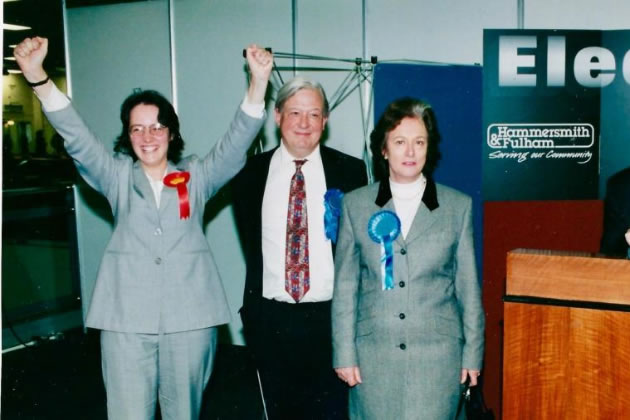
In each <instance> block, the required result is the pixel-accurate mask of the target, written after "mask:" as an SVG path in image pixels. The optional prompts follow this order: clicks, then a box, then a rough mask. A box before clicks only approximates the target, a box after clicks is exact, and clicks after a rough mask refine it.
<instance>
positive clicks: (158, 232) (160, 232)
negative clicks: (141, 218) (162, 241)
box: [153, 228, 162, 236]
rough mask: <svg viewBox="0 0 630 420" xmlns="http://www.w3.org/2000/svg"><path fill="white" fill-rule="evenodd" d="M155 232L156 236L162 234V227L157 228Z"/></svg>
mask: <svg viewBox="0 0 630 420" xmlns="http://www.w3.org/2000/svg"><path fill="white" fill-rule="evenodd" d="M153 234H154V235H155V236H160V235H161V234H162V229H160V228H157V229H155V232H153Z"/></svg>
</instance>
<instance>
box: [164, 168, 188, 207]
mask: <svg viewBox="0 0 630 420" xmlns="http://www.w3.org/2000/svg"><path fill="white" fill-rule="evenodd" d="M189 179H190V173H189V172H172V173H170V174H168V175H166V176H165V177H164V185H166V186H167V187H171V188H177V196H178V197H179V218H180V219H188V218H189V217H190V203H189V200H188V187H186V183H187V182H188V180H189Z"/></svg>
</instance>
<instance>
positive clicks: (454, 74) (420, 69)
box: [373, 63, 483, 273]
mask: <svg viewBox="0 0 630 420" xmlns="http://www.w3.org/2000/svg"><path fill="white" fill-rule="evenodd" d="M481 70H482V69H481V67H480V66H462V65H428V64H409V63H404V64H400V63H382V64H377V65H376V66H374V73H373V83H374V121H375V124H376V121H378V118H379V117H380V116H381V114H382V113H383V110H384V109H385V107H386V106H387V105H388V104H389V103H390V102H392V101H393V100H395V99H398V98H401V97H403V96H411V97H415V98H418V99H422V100H424V101H427V102H428V103H430V104H431V105H432V106H433V109H434V110H435V114H436V116H437V120H438V128H439V130H440V134H441V135H442V143H441V145H440V150H441V152H442V160H441V161H440V162H439V164H438V167H437V169H436V171H435V173H434V177H435V180H436V181H437V182H439V183H442V184H445V185H448V186H450V187H453V188H456V189H458V190H460V191H462V192H464V193H466V194H468V195H470V196H471V197H472V199H473V211H474V215H473V217H474V220H473V222H474V230H475V252H476V257H477V267H478V270H479V272H480V273H481V261H482V259H481V255H482V249H481V248H482V233H483V226H482V220H483V218H482V209H483V207H482V202H481V173H482V172H481V156H482V139H483V136H482V128H481V127H482V114H481V112H482V102H481V97H482V71H481Z"/></svg>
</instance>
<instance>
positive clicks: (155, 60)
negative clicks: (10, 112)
mask: <svg viewBox="0 0 630 420" xmlns="http://www.w3.org/2000/svg"><path fill="white" fill-rule="evenodd" d="M167 6H168V2H167V1H166V0H158V1H151V2H142V3H129V4H122V5H111V6H98V7H82V8H74V9H69V10H68V11H67V27H68V29H67V34H66V36H67V39H68V56H69V65H70V69H71V75H70V79H69V81H68V83H69V84H70V85H71V88H72V89H71V91H72V92H73V97H72V100H73V102H74V104H75V106H76V107H77V109H78V110H79V112H80V114H81V116H82V117H83V118H84V119H85V121H86V122H87V124H88V125H89V126H90V128H91V129H92V131H94V133H96V135H97V136H99V137H100V139H101V141H103V143H105V145H106V146H107V147H108V148H110V149H113V144H114V139H115V138H116V136H117V135H118V134H120V127H121V126H120V118H119V113H120V105H121V104H122V102H123V100H124V99H125V98H126V97H127V96H128V95H129V94H131V93H132V91H133V88H136V87H142V88H149V87H150V88H153V89H156V90H159V91H161V92H162V93H164V95H166V96H167V97H170V92H171V85H170V80H171V79H170V75H171V73H170V60H169V37H168V7H167ZM79 191H80V193H79V194H78V195H77V203H76V214H77V236H78V242H79V265H80V274H81V291H82V299H83V302H82V303H83V308H84V316H85V310H86V309H87V305H88V304H89V301H90V299H91V297H92V289H93V288H94V282H95V280H96V274H97V270H98V267H99V264H100V261H101V257H102V256H103V252H104V251H105V246H106V245H107V242H108V241H109V237H110V236H111V225H110V223H111V222H110V221H111V210H110V209H109V204H108V203H107V201H106V200H105V199H104V198H103V197H102V196H100V195H99V194H97V193H95V192H94V191H93V190H92V189H91V188H89V187H88V186H87V185H84V184H83V185H81V186H80V188H79Z"/></svg>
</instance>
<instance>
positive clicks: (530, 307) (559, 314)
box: [503, 249, 630, 420]
mask: <svg viewBox="0 0 630 420" xmlns="http://www.w3.org/2000/svg"><path fill="white" fill-rule="evenodd" d="M504 301H505V304H504V311H505V312H504V315H505V316H504V322H505V323H504V342H503V419H505V420H512V419H528V420H530V419H536V420H540V419H553V420H558V419H589V420H593V419H606V420H610V419H630V260H625V259H613V258H601V256H599V257H598V256H597V255H596V254H587V253H571V252H557V251H537V250H525V249H519V250H515V251H511V252H509V253H508V256H507V281H506V296H505V298H504Z"/></svg>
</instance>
